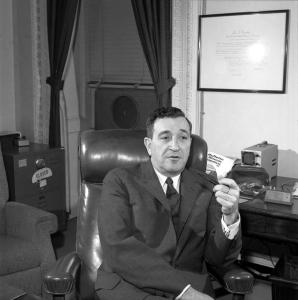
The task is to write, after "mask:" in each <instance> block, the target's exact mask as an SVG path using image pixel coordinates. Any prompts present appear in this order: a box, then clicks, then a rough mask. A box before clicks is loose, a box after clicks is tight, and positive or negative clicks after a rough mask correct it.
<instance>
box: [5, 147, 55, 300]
mask: <svg viewBox="0 0 298 300" xmlns="http://www.w3.org/2000/svg"><path fill="white" fill-rule="evenodd" d="M0 146H1V145H0ZM8 193H9V192H8V184H7V178H6V172H5V167H4V163H3V157H2V152H1V147H0V298H1V296H2V297H3V298H1V299H10V298H9V297H8V296H7V295H8V294H9V293H10V290H11V291H17V290H22V291H24V293H25V292H26V293H32V294H35V295H41V294H42V278H43V275H44V274H45V271H46V270H47V269H48V268H49V266H51V265H53V263H54V262H55V261H56V258H55V253H54V249H53V246H52V242H51V236H50V235H51V233H54V232H56V230H57V227H58V225H57V217H56V216H55V215H54V214H52V213H49V212H46V211H43V210H41V209H37V208H35V207H31V206H29V205H25V204H23V203H20V202H14V201H8V198H9V197H8ZM6 285H7V286H9V287H10V288H9V289H8V288H1V287H3V286H6ZM6 293H7V294H6ZM6 296H7V297H6Z"/></svg>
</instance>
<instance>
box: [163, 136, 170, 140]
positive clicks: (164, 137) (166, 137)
mask: <svg viewBox="0 0 298 300" xmlns="http://www.w3.org/2000/svg"><path fill="white" fill-rule="evenodd" d="M161 139H162V140H168V139H169V137H168V136H162V137H161Z"/></svg>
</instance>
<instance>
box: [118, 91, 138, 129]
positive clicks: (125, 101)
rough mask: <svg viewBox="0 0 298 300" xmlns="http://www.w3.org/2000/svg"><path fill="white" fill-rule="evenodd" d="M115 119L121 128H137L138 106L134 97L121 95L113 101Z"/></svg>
mask: <svg viewBox="0 0 298 300" xmlns="http://www.w3.org/2000/svg"><path fill="white" fill-rule="evenodd" d="M112 110H113V121H114V122H115V124H116V125H117V126H118V127H119V128H123V129H128V128H135V127H136V125H137V121H138V115H139V112H138V108H137V104H136V102H135V101H134V99H133V98H131V97H128V96H120V97H117V98H116V99H115V100H114V103H113V107H112Z"/></svg>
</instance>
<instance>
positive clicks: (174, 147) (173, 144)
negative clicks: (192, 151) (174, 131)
mask: <svg viewBox="0 0 298 300" xmlns="http://www.w3.org/2000/svg"><path fill="white" fill-rule="evenodd" d="M170 147H171V149H172V150H179V142H178V139H176V138H173V139H172V140H171V144H170Z"/></svg>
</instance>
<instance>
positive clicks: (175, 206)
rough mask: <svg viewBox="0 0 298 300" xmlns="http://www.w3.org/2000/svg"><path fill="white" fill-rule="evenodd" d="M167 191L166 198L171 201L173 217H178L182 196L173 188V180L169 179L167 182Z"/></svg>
mask: <svg viewBox="0 0 298 300" xmlns="http://www.w3.org/2000/svg"><path fill="white" fill-rule="evenodd" d="M166 184H167V191H166V196H167V198H168V200H169V204H170V208H171V213H172V216H176V215H177V214H178V212H179V203H180V195H179V194H178V193H177V191H176V189H175V188H174V186H173V180H172V178H171V177H168V178H167V180H166Z"/></svg>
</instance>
